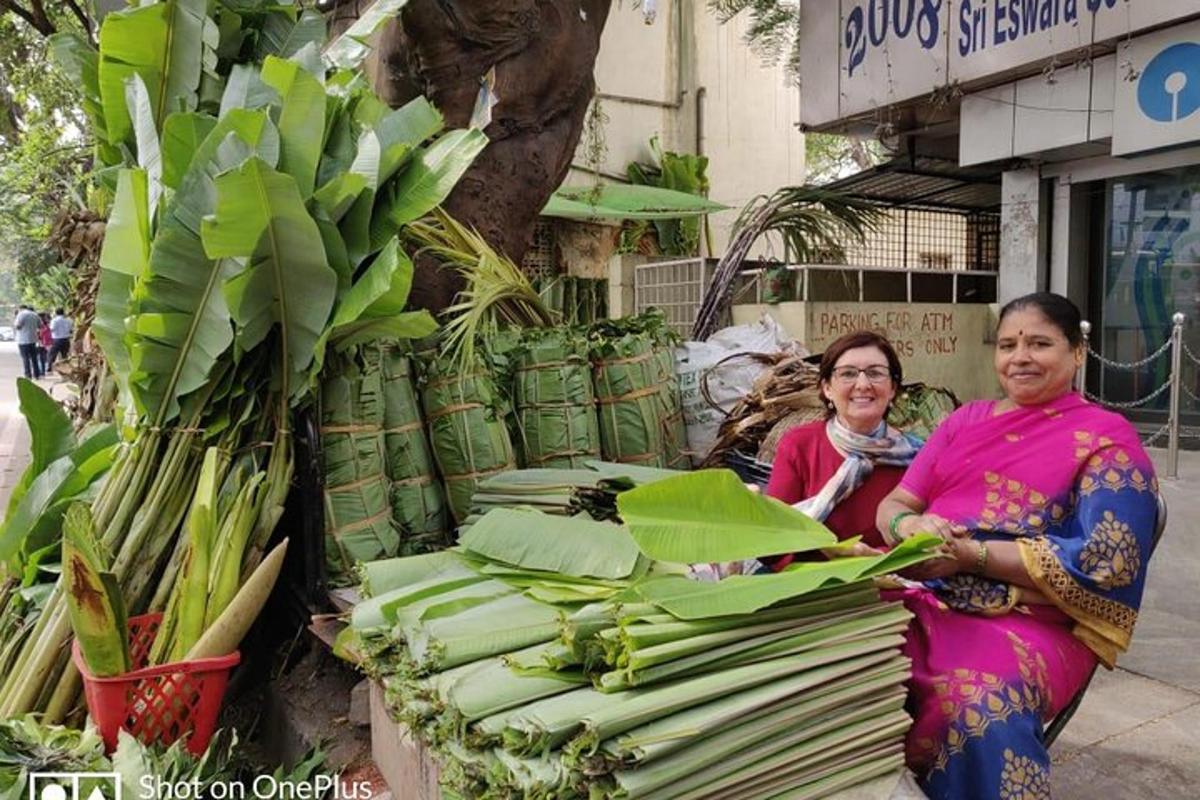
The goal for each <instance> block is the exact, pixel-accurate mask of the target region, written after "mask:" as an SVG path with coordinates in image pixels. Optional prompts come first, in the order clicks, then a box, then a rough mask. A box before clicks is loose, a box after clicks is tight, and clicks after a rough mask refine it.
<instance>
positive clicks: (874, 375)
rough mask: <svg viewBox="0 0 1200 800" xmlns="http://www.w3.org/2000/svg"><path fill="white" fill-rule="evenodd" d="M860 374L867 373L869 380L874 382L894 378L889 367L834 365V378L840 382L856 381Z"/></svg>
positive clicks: (884, 381) (882, 381) (878, 382)
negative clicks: (860, 367)
mask: <svg viewBox="0 0 1200 800" xmlns="http://www.w3.org/2000/svg"><path fill="white" fill-rule="evenodd" d="M859 375H866V376H867V380H868V381H869V382H870V383H874V384H880V383H887V382H888V381H890V380H891V379H892V373H891V372H889V371H888V368H887V367H867V368H866V369H859V368H858V367H834V370H833V379H834V380H836V381H837V382H838V383H854V382H856V381H857V380H858V376H859Z"/></svg>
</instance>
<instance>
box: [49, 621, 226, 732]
mask: <svg viewBox="0 0 1200 800" xmlns="http://www.w3.org/2000/svg"><path fill="white" fill-rule="evenodd" d="M161 621H162V614H143V615H141V616H139V617H132V618H130V620H129V657H130V660H131V661H132V662H133V670H132V671H131V672H127V673H125V674H124V675H117V676H115V677H112V678H97V677H96V676H94V675H92V673H91V672H90V671H89V670H88V668H87V664H86V663H84V660H83V656H82V654H81V653H80V652H79V643H78V642H76V643H74V644H73V645H72V648H71V656H72V658H73V659H74V660H75V666H76V667H78V668H79V673H80V674H81V675H82V676H83V691H84V694H85V696H86V697H87V705H88V712H89V713H90V714H91V716H92V721H93V722H95V723H96V727H97V728H99V729H100V735H101V736H103V737H104V746H105V748H107V750H108V752H110V753H111V752H112V751H113V750H114V749H115V748H116V746H117V734H118V732H120V731H121V730H125V731H127V732H129V733H131V734H133V735H134V736H135V737H137V738H138V740H140V741H141V742H142V743H144V744H161V745H164V746H167V745H171V744H174V743H175V742H176V741H178V740H179V739H181V738H182V737H184V736H187V737H188V739H187V744H186V745H185V746H186V747H187V749H188V750H189V751H190V752H192V753H193V754H194V755H200V754H201V753H203V752H204V751H205V750H206V749H207V748H208V742H209V740H210V739H211V738H212V735H213V732H214V731H215V730H216V727H217V717H218V715H219V714H220V713H221V701H222V699H223V698H224V696H225V686H226V684H227V683H228V682H229V671H230V670H231V669H233V668H234V667H235V666H237V664H238V662H239V661H241V659H242V656H241V653H238V652H237V651H235V652H233V653H230V654H229V655H227V656H219V657H217V658H202V659H197V660H194V661H179V662H176V663H173V664H162V665H161V666H157V667H147V666H146V661H147V659H148V657H149V655H150V646H151V645H152V644H153V643H154V635H155V634H156V633H157V632H158V625H159V622H161Z"/></svg>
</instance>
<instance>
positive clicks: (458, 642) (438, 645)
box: [407, 594, 558, 670]
mask: <svg viewBox="0 0 1200 800" xmlns="http://www.w3.org/2000/svg"><path fill="white" fill-rule="evenodd" d="M557 633H558V611H557V609H555V608H554V607H553V606H549V605H546V604H544V603H539V602H536V601H534V600H530V599H529V598H527V597H525V596H524V595H521V594H511V595H506V596H501V597H498V598H495V599H492V600H491V601H489V602H486V603H481V604H479V605H475V606H471V607H469V608H467V609H466V610H464V611H462V612H461V613H457V614H452V615H449V616H440V617H436V618H434V619H428V618H425V617H423V618H422V620H421V624H420V625H419V626H418V627H416V628H415V629H409V630H408V631H407V635H408V649H409V652H410V653H411V654H412V657H413V660H414V661H415V662H416V663H417V665H418V668H425V669H435V670H444V669H448V668H450V667H455V666H458V665H460V664H467V663H470V662H472V661H478V660H479V659H481V658H487V657H489V656H496V655H502V654H504V653H511V652H513V651H514V650H520V649H522V648H525V647H529V646H531V645H535V644H541V643H544V642H548V641H550V640H551V639H553V638H554V637H555V635H556V634H557Z"/></svg>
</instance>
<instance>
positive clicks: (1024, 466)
mask: <svg viewBox="0 0 1200 800" xmlns="http://www.w3.org/2000/svg"><path fill="white" fill-rule="evenodd" d="M994 408H995V402H994V401H980V402H975V403H969V404H967V405H966V406H964V407H962V408H961V409H959V410H958V411H957V412H955V413H954V414H953V415H952V416H951V417H950V418H949V419H947V420H946V421H945V422H944V423H943V424H942V425H941V426H940V427H939V428H938V429H937V431H935V432H934V434H933V435H932V436H931V437H930V439H929V441H928V442H927V443H926V445H925V447H924V448H923V449H922V451H921V453H920V454H919V455H918V456H917V458H916V460H914V462H913V464H912V466H911V467H909V469H908V471H907V472H906V473H905V476H904V478H903V479H902V480H901V482H900V486H901V487H902V488H904V489H905V490H907V491H908V492H910V493H911V494H913V495H914V496H916V497H918V498H921V499H922V500H924V501H925V503H926V510H927V512H928V513H933V514H939V515H941V516H943V517H945V518H947V519H950V520H955V521H959V522H962V523H963V524H965V525H966V526H967V527H968V528H969V529H970V530H971V535H972V536H973V537H974V538H977V539H980V540H1008V541H1011V540H1013V539H1015V540H1016V541H1017V542H1018V545H1019V547H1020V552H1021V556H1022V560H1023V561H1024V564H1025V567H1026V569H1027V570H1028V572H1029V574H1030V576H1031V577H1032V578H1033V582H1034V583H1035V584H1036V586H1037V587H1038V589H1039V591H1040V592H1041V594H1042V595H1044V596H1045V597H1046V598H1048V599H1049V600H1051V601H1052V602H1053V604H1054V605H1052V606H1050V605H1027V604H1024V603H1022V602H1021V595H1020V588H1019V587H1016V586H1010V585H1008V584H1006V583H1002V582H999V581H994V580H990V579H987V578H979V577H976V576H973V575H956V576H953V577H952V578H949V579H946V580H942V581H932V582H930V583H929V584H928V585H927V586H928V588H927V589H916V590H908V591H905V592H902V593H898V595H897V596H899V597H901V598H903V600H904V602H905V605H906V606H907V607H908V608H909V610H910V611H912V612H913V614H914V615H915V619H914V620H913V622H912V624H911V626H910V631H909V637H908V642H907V645H906V653H907V655H909V656H910V657H911V658H912V659H913V678H912V685H911V692H910V699H909V703H910V712H911V713H912V714H913V717H914V719H915V723H914V725H913V728H912V730H911V731H910V733H909V737H908V743H907V750H908V752H907V756H908V762H909V766H910V767H911V768H912V769H913V770H914V771H915V772H916V773H917V774H918V775H919V776H921V779H922V785H923V787H924V789H925V791H926V793H927V794H929V796H930V797H931V798H968V797H970V798H1016V797H1022V798H1039V797H1049V791H1050V790H1049V763H1050V760H1049V756H1048V754H1047V752H1046V748H1045V746H1044V744H1043V742H1042V725H1043V723H1044V722H1045V721H1046V720H1049V719H1051V718H1052V717H1053V716H1054V715H1055V714H1057V713H1058V711H1060V710H1061V709H1062V708H1063V707H1064V706H1066V705H1067V703H1069V702H1070V701H1071V699H1072V698H1073V697H1074V696H1075V694H1076V693H1077V692H1078V691H1079V689H1080V688H1081V687H1082V686H1083V684H1084V682H1085V681H1086V680H1087V677H1088V675H1089V674H1090V672H1091V669H1092V667H1093V666H1094V665H1095V663H1096V659H1097V658H1099V659H1100V660H1101V661H1102V662H1104V663H1105V664H1107V665H1109V666H1112V664H1113V663H1114V662H1115V660H1116V657H1117V654H1118V653H1119V652H1120V651H1123V650H1125V649H1126V648H1127V647H1128V645H1129V638H1130V635H1131V633H1132V631H1133V625H1134V622H1135V621H1136V619H1137V610H1138V606H1139V605H1140V602H1141V597H1142V589H1143V586H1144V584H1145V575H1146V572H1145V566H1146V562H1147V560H1148V559H1149V557H1150V548H1151V538H1152V536H1153V530H1154V524H1155V517H1156V515H1157V510H1158V509H1157V504H1156V498H1155V493H1156V491H1157V484H1156V481H1155V478H1154V471H1153V468H1152V466H1151V464H1150V461H1149V458H1148V457H1147V456H1146V453H1145V451H1144V450H1143V449H1142V447H1141V444H1140V443H1139V441H1138V438H1137V435H1136V433H1135V431H1134V430H1133V428H1132V426H1131V425H1130V424H1129V423H1128V422H1127V421H1126V420H1125V419H1124V418H1122V417H1120V416H1119V415H1117V414H1113V413H1111V412H1108V411H1105V410H1103V409H1101V408H1099V407H1097V406H1094V405H1092V404H1090V403H1088V402H1087V401H1085V400H1083V399H1082V398H1081V397H1080V396H1079V395H1077V394H1074V393H1072V394H1068V395H1065V396H1063V397H1061V398H1059V399H1057V400H1055V401H1052V402H1050V403H1048V404H1046V405H1044V406H1041V407H1038V408H1020V409H1017V410H1014V411H1010V412H1007V413H1004V414H1001V415H999V416H994V415H993V410H994Z"/></svg>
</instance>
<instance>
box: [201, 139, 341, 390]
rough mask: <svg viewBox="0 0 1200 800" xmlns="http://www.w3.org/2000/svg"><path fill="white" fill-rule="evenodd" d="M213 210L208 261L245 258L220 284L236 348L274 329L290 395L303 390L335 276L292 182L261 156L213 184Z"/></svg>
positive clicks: (206, 230)
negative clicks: (235, 335) (278, 334)
mask: <svg viewBox="0 0 1200 800" xmlns="http://www.w3.org/2000/svg"><path fill="white" fill-rule="evenodd" d="M216 183H217V208H216V214H215V216H214V217H212V218H209V219H205V220H204V223H203V228H202V230H203V233H202V239H203V241H204V249H205V252H207V253H208V255H209V257H211V258H226V257H247V258H248V261H247V266H246V267H245V268H244V269H243V270H241V271H240V272H238V273H237V274H235V275H234V276H233V277H231V278H229V279H228V280H227V281H226V282H225V294H226V299H227V301H228V303H229V310H230V313H231V315H232V316H233V319H234V321H235V323H237V325H238V326H239V327H238V339H237V341H238V345H239V346H240V347H242V348H244V349H246V350H249V349H250V348H253V347H255V346H257V345H258V344H260V343H261V342H262V341H263V339H264V338H265V337H266V335H267V333H268V332H269V331H270V330H271V329H272V328H273V327H275V326H276V325H278V326H279V327H280V328H281V341H282V343H283V352H282V363H283V366H282V368H281V369H282V371H283V373H284V374H283V375H281V376H280V377H281V380H282V387H283V392H284V394H285V395H286V396H287V397H289V398H290V397H291V395H292V393H294V392H297V391H301V390H303V389H304V388H305V386H306V380H305V377H304V373H305V371H306V370H307V369H308V367H309V365H310V364H311V363H312V361H313V354H314V349H315V345H316V343H317V341H318V340H319V339H320V338H321V335H322V333H323V331H324V330H325V325H326V322H327V321H328V320H329V314H330V311H331V310H332V309H333V302H334V297H335V294H336V289H337V275H336V274H335V273H334V271H333V270H332V269H331V268H330V267H329V264H328V263H327V261H326V259H325V247H324V244H323V243H322V241H321V235H320V232H319V231H318V230H317V226H316V223H315V222H313V218H312V217H311V216H309V214H308V211H307V210H306V209H305V207H304V202H303V199H302V197H301V195H300V192H299V189H298V187H297V184H296V181H295V180H294V179H293V178H292V177H291V176H290V175H287V174H285V173H282V172H277V171H276V170H274V169H272V168H271V167H270V166H269V165H268V164H267V163H266V162H264V161H263V160H262V159H260V158H257V157H255V158H251V159H248V160H247V161H246V162H245V163H244V164H243V165H242V166H241V167H239V168H237V169H235V170H233V171H230V172H227V173H225V174H224V175H221V176H220V177H219V178H217V182H216Z"/></svg>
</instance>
